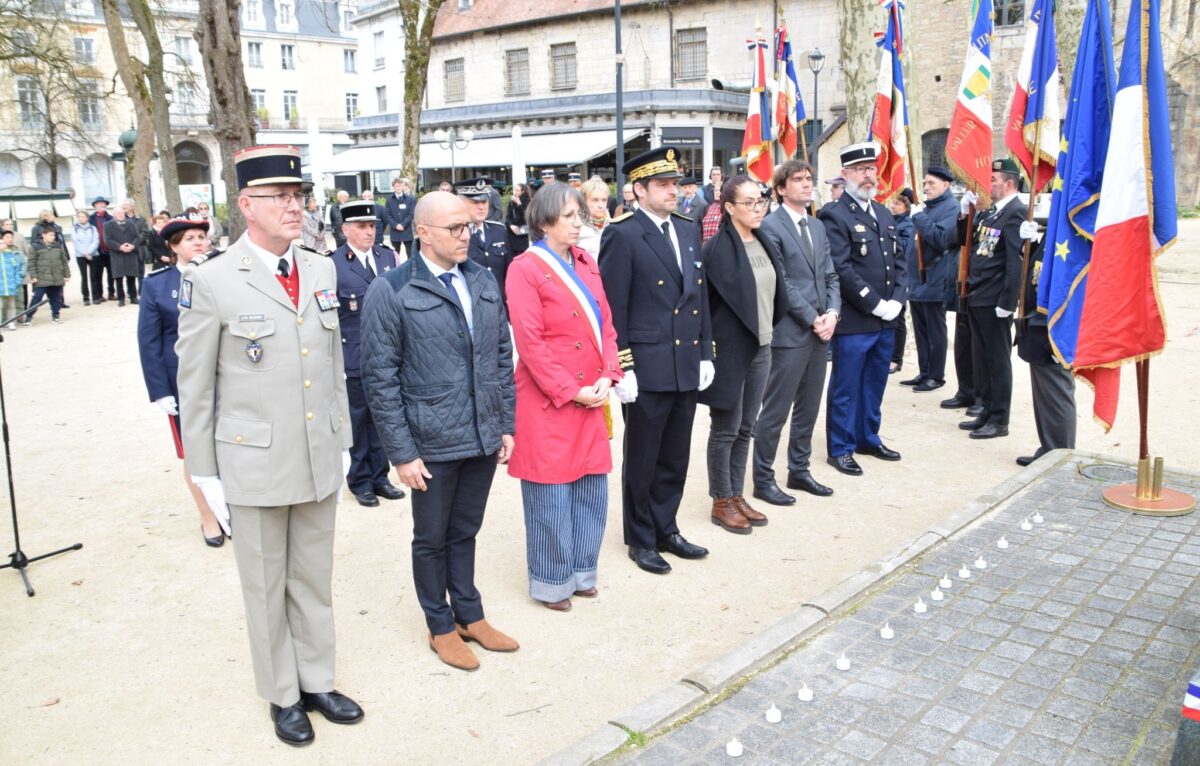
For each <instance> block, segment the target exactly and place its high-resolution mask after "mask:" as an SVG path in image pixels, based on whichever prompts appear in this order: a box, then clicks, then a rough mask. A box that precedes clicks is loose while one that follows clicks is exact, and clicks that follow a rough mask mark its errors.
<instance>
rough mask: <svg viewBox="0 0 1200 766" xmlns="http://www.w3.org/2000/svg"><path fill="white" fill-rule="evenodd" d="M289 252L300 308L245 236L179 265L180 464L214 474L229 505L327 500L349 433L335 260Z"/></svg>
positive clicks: (336, 485)
mask: <svg viewBox="0 0 1200 766" xmlns="http://www.w3.org/2000/svg"><path fill="white" fill-rule="evenodd" d="M292 254H293V258H294V262H295V265H296V266H295V267H296V268H297V269H299V271H300V291H299V304H300V305H299V308H298V309H297V308H296V307H294V306H293V305H292V302H291V299H289V298H288V296H287V293H286V292H285V291H284V289H283V286H282V285H280V283H279V280H278V279H277V278H276V276H275V274H273V273H272V272H270V271H268V269H267V267H266V265H265V264H264V263H263V262H262V259H261V258H260V257H259V256H258V255H257V254H255V253H254V252H253V251H252V250H251V249H250V247H249V244H248V242H247V239H246V235H243V236H242V237H241V239H239V240H238V241H237V242H235V243H233V245H231V246H230V247H229V249H228V250H227V251H226V252H224V253H223V254H220V255H216V256H213V257H212V258H211V259H210V260H207V261H205V262H204V263H201V264H199V265H194V266H190V267H188V269H187V270H186V271H185V272H184V273H183V279H182V281H181V283H180V291H179V341H178V342H177V343H176V344H175V351H176V353H177V354H178V355H179V376H178V385H179V412H180V419H181V422H182V426H183V445H184V454H185V456H186V463H187V467H188V471H189V472H190V473H191V474H192V475H194V476H213V475H219V476H220V477H221V482H222V484H223V485H224V489H225V496H226V499H227V500H228V501H229V503H231V504H233V505H247V506H283V505H292V504H294V503H302V502H310V501H316V500H321V499H323V498H326V497H328V496H329V495H331V494H333V493H334V492H336V491H337V489H338V488H339V487H340V486H341V484H342V450H345V449H349V448H350V445H351V442H352V441H353V436H352V434H351V431H350V412H349V406H348V402H347V399H346V377H345V374H344V372H343V363H342V349H341V333H340V331H339V329H338V312H337V306H336V294H337V278H336V276H335V274H334V269H333V264H332V263H331V262H330V261H329V259H328V258H322V257H321V256H320V255H318V254H316V253H313V252H311V251H309V250H305V249H302V248H298V247H293V250H292ZM324 290H327V291H329V292H328V293H324V294H322V293H321V291H324ZM322 303H324V304H325V307H323V306H322V305H321V304H322Z"/></svg>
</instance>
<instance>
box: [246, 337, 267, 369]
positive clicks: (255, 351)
mask: <svg viewBox="0 0 1200 766" xmlns="http://www.w3.org/2000/svg"><path fill="white" fill-rule="evenodd" d="M262 355H263V347H262V344H261V343H259V342H258V341H256V340H252V341H250V342H249V343H247V344H246V358H247V359H249V360H250V361H251V362H254V363H255V364H258V363H259V362H261V361H262Z"/></svg>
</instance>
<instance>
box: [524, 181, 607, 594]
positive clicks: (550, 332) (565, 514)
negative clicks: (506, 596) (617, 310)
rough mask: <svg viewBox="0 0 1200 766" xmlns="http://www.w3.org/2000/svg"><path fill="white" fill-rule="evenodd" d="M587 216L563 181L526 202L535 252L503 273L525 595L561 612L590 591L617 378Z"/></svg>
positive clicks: (576, 194)
mask: <svg viewBox="0 0 1200 766" xmlns="http://www.w3.org/2000/svg"><path fill="white" fill-rule="evenodd" d="M586 210H587V208H586V207H585V203H584V200H583V197H582V196H581V195H580V194H579V192H578V191H577V190H575V189H573V188H571V187H570V186H568V185H567V184H551V185H549V186H546V187H545V188H544V189H542V190H541V191H540V192H538V194H537V195H536V196H535V197H534V198H533V201H532V202H530V203H529V208H528V210H527V211H526V213H525V221H526V223H527V224H528V226H529V233H530V239H531V240H533V244H532V245H531V246H530V248H529V250H527V251H526V252H525V253H524V254H522V255H520V256H518V257H517V258H516V259H515V260H514V261H513V262H512V264H511V265H510V266H509V267H508V277H507V279H506V292H507V295H508V310H509V319H510V321H511V322H512V329H513V341H514V343H515V345H516V352H517V369H516V385H517V423H516V432H517V434H518V435H519V436H518V437H517V439H516V447H515V448H514V450H513V455H512V459H511V461H510V462H509V466H508V472H509V475H511V476H515V477H516V478H518V479H520V480H521V497H522V500H523V501H524V506H525V543H526V559H527V561H528V564H529V595H530V596H532V597H533V598H534V599H536V600H538V601H541V602H542V603H543V604H545V605H546V606H547V607H549V608H550V609H555V610H557V611H562V612H565V611H567V610H569V609H570V608H571V596H572V595H576V596H582V597H584V598H592V597H594V596H595V595H596V564H597V560H598V559H599V556H600V541H601V539H602V538H603V536H604V522H605V518H606V516H607V514H608V473H609V472H610V471H612V453H611V451H610V448H609V442H608V426H607V423H606V420H605V410H604V405H605V403H606V402H607V401H608V391H609V388H610V387H611V386H612V384H613V383H615V382H616V381H618V380H620V379H621V375H622V373H621V368H620V365H618V363H617V334H616V331H615V330H614V329H613V325H612V314H611V312H610V311H609V308H608V301H607V300H606V299H605V297H604V286H603V284H602V283H601V281H600V269H599V268H598V267H597V266H596V260H595V259H594V258H593V257H592V256H591V255H589V254H588V252H587V251H586V250H584V249H582V248H580V247H578V246H577V244H576V243H577V242H578V241H579V232H580V229H581V228H582V227H583V216H584V215H586Z"/></svg>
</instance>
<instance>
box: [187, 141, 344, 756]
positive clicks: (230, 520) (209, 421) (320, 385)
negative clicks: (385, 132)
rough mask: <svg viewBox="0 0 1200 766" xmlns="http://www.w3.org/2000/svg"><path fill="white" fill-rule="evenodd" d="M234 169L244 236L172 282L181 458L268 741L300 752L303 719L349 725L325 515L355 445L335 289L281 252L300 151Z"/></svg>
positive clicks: (296, 218) (269, 149)
mask: <svg viewBox="0 0 1200 766" xmlns="http://www.w3.org/2000/svg"><path fill="white" fill-rule="evenodd" d="M234 163H235V165H236V169H237V180H238V187H239V189H240V192H239V194H238V198H237V205H238V208H239V209H240V210H241V211H242V214H243V215H244V216H245V218H246V233H245V234H243V235H242V237H241V238H240V239H238V241H237V242H234V243H233V245H232V246H231V247H230V248H229V250H228V251H227V252H225V253H224V254H220V253H212V254H210V255H209V256H208V257H204V256H200V257H198V258H195V259H193V260H192V265H190V266H189V267H188V268H187V270H186V271H185V272H184V273H183V276H182V279H181V281H180V285H179V308H180V312H179V341H178V342H177V343H176V344H175V351H176V353H177V354H178V356H179V374H178V375H179V376H178V384H179V411H180V418H181V420H182V426H183V446H184V452H185V454H186V456H187V457H186V465H187V470H188V471H189V472H190V473H191V474H192V480H193V481H194V482H195V484H196V485H197V486H198V487H200V490H201V491H202V492H203V493H204V496H205V499H207V500H208V504H209V506H210V507H211V508H212V509H213V512H214V513H216V514H217V516H218V519H220V520H221V522H222V526H223V527H225V531H226V532H229V531H230V527H231V526H232V527H235V528H236V529H237V534H236V535H234V536H233V548H234V557H235V558H236V560H237V567H238V573H239V575H240V576H241V581H242V596H243V599H244V601H245V604H246V632H247V634H248V635H249V638H250V657H251V659H252V660H253V663H254V678H255V684H256V686H257V688H258V693H259V694H260V695H262V696H263V697H265V698H266V699H267V700H268V701H269V702H270V703H271V717H272V719H273V721H274V723H275V734H276V736H278V737H279V738H280V739H281V740H283V741H284V742H286V743H288V744H289V745H307V744H308V743H309V742H311V741H312V739H313V730H312V725H311V723H310V722H309V719H308V714H307V711H309V710H313V709H316V710H318V711H320V713H321V714H322V715H324V716H325V717H326V718H327V719H328V720H330V721H332V722H333V723H342V724H349V723H357V722H358V721H359V720H361V719H362V717H363V711H362V708H360V707H359V706H358V705H357V704H355V703H354V701H353V700H351V699H349V698H348V697H346V696H344V695H342V694H339V693H338V692H337V691H335V690H334V688H333V670H334V667H333V666H334V633H333V604H332V597H331V594H330V590H331V588H330V586H331V579H332V571H333V519H334V507H335V505H336V503H337V499H338V495H339V494H340V492H341V487H342V476H343V475H344V473H345V469H346V467H348V464H349V452H348V450H349V448H350V445H351V441H352V438H353V437H352V434H351V430H350V412H349V406H348V401H347V398H346V378H345V374H344V370H343V362H342V353H341V345H342V344H341V335H340V331H339V329H338V312H337V308H338V301H337V278H336V276H335V274H334V268H333V263H331V262H330V261H329V259H328V258H323V257H321V256H320V254H318V253H316V252H314V251H312V250H308V249H306V248H302V247H299V246H296V245H293V244H292V240H293V239H295V238H296V237H298V236H300V221H301V214H302V212H303V210H304V202H305V194H304V192H303V191H302V188H303V187H302V180H301V178H300V150H299V149H296V148H295V147H288V146H259V147H252V148H250V149H246V150H244V151H241V152H239V153H237V154H235V155H234ZM226 498H228V503H229V504H228V508H226Z"/></svg>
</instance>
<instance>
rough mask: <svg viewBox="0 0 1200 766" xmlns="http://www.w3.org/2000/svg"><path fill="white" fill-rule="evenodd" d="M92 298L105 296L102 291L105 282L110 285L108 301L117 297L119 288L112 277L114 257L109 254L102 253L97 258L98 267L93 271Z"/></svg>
mask: <svg viewBox="0 0 1200 766" xmlns="http://www.w3.org/2000/svg"><path fill="white" fill-rule="evenodd" d="M92 274H93V275H94V276H93V277H92V297H93V298H95V299H98V298H100V297H102V296H103V295H104V290H103V289H102V287H103V285H104V283H105V281H106V280H107V283H108V299H109V300H112V299H113V298H115V297H117V288H116V285H114V284H113V275H112V256H111V255H109V254H108V253H101V254H100V255H97V256H96V265H95V267H94V270H93V271H92Z"/></svg>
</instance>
